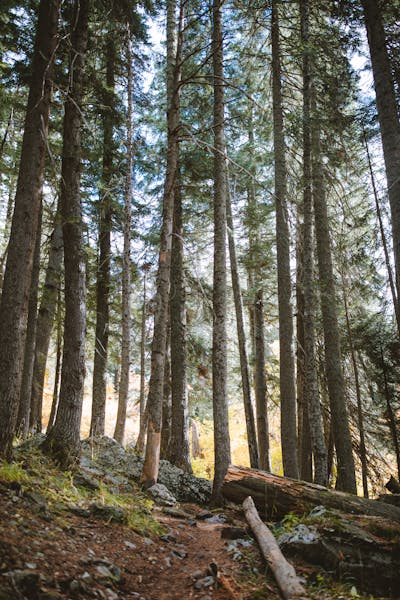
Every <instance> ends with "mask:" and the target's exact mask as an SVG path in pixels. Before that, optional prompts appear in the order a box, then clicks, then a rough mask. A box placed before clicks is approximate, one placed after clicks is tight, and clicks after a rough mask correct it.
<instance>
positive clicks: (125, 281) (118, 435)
mask: <svg viewBox="0 0 400 600" xmlns="http://www.w3.org/2000/svg"><path fill="white" fill-rule="evenodd" d="M131 43H132V42H131V39H130V28H129V25H128V26H127V39H126V65H127V66H126V71H127V79H128V86H127V92H128V111H127V116H126V120H127V127H126V151H127V165H126V174H125V189H124V250H123V256H122V307H121V320H122V332H121V367H120V371H121V375H120V380H119V390H118V414H117V421H116V424H115V431H114V437H115V439H116V440H117V441H118V442H120V443H121V444H122V443H123V441H124V436H125V421H126V408H127V405H128V393H129V369H130V362H131V289H130V288H131V223H132V208H131V203H132V164H133V130H132V127H133V125H132V116H133V73H132V48H131Z"/></svg>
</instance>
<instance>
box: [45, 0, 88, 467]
mask: <svg viewBox="0 0 400 600" xmlns="http://www.w3.org/2000/svg"><path fill="white" fill-rule="evenodd" d="M88 18H89V0H76V1H75V2H74V6H73V11H72V15H71V21H70V26H71V50H70V71H69V80H70V89H69V91H68V96H67V98H66V101H65V112H64V127H63V160H62V170H61V197H60V204H61V216H62V223H63V240H64V270H65V325H64V346H63V363H62V372H61V388H60V400H59V406H58V411H57V416H56V420H55V423H54V425H53V427H52V428H51V429H50V431H49V432H48V433H47V435H46V439H45V440H44V442H43V444H42V448H43V450H44V451H45V452H47V453H49V454H50V455H51V456H52V457H53V458H54V459H55V460H56V461H57V462H58V463H59V464H60V465H61V466H62V467H64V468H68V467H70V466H71V465H73V464H74V463H75V461H76V460H77V458H78V456H79V453H80V424H81V415H82V402H83V384H84V377H85V325H86V281H85V255H84V247H83V235H82V214H81V196H80V171H81V165H80V161H81V127H82V99H83V79H84V64H85V55H86V48H87V38H88Z"/></svg>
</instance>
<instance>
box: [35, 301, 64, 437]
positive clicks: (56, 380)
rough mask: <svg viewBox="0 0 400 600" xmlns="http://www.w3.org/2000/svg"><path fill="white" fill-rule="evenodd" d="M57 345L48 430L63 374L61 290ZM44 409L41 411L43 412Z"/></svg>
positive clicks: (54, 415) (54, 414)
mask: <svg viewBox="0 0 400 600" xmlns="http://www.w3.org/2000/svg"><path fill="white" fill-rule="evenodd" d="M56 319H57V320H56V322H57V347H56V368H55V371H54V386H53V399H52V402H51V410H50V415H49V421H48V423H47V429H46V431H50V429H51V428H52V427H53V425H54V422H55V420H56V414H57V408H58V394H59V387H60V375H61V360H62V303H61V290H59V291H58V299H57V317H56ZM41 412H42V411H40V413H41Z"/></svg>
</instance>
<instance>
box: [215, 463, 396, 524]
mask: <svg viewBox="0 0 400 600" xmlns="http://www.w3.org/2000/svg"><path fill="white" fill-rule="evenodd" d="M222 493H223V495H224V497H225V498H226V499H227V500H230V501H232V502H235V503H237V504H241V503H242V502H243V500H245V498H247V497H248V496H251V497H252V498H253V500H254V503H255V505H256V507H257V509H258V511H259V513H260V515H261V516H262V517H263V518H266V519H273V520H279V519H281V518H282V517H284V516H285V515H287V514H288V513H290V512H291V513H294V514H297V515H304V514H307V513H309V512H310V510H312V509H313V508H314V507H315V506H319V505H323V506H325V507H326V508H332V509H336V510H339V511H341V512H344V513H351V514H358V515H370V516H377V517H383V518H385V519H389V520H394V521H400V508H399V507H397V506H392V505H390V504H386V503H384V502H379V501H377V500H370V499H367V498H359V497H357V496H352V495H351V494H345V493H344V492H337V491H334V490H329V489H327V488H325V487H323V486H321V485H316V484H312V483H306V482H304V481H296V480H294V479H288V478H286V477H279V476H278V475H272V474H271V473H266V472H264V471H259V470H256V469H249V468H247V467H238V466H233V465H231V466H230V467H229V469H228V471H227V473H226V475H225V479H224V483H223V487H222Z"/></svg>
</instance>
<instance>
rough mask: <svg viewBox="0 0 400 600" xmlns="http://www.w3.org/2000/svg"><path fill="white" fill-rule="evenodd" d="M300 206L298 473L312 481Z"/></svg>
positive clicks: (297, 298)
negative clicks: (306, 379) (306, 389)
mask: <svg viewBox="0 0 400 600" xmlns="http://www.w3.org/2000/svg"><path fill="white" fill-rule="evenodd" d="M300 212H302V209H301V208H298V227H297V246H296V262H297V266H296V309H297V314H296V342H297V365H296V366H297V369H296V377H297V379H296V384H297V415H298V418H297V431H298V445H299V474H300V479H301V480H302V481H312V480H313V474H312V448H311V440H310V424H309V422H308V407H307V404H306V396H305V389H304V388H305V372H304V371H305V359H304V264H303V263H304V251H303V238H304V226H303V223H301V215H300Z"/></svg>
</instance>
